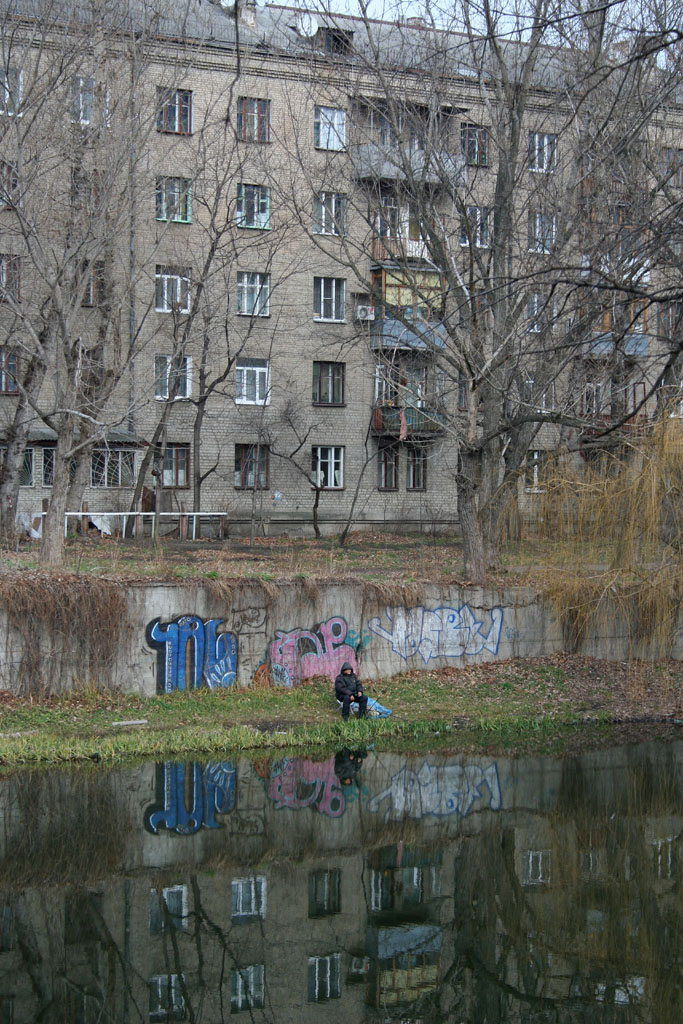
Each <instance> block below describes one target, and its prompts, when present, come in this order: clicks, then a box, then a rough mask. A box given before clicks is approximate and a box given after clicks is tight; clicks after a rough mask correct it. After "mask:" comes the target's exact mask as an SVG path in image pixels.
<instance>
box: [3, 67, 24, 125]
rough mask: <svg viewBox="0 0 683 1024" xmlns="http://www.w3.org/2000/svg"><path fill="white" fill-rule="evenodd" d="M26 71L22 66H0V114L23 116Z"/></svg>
mask: <svg viewBox="0 0 683 1024" xmlns="http://www.w3.org/2000/svg"><path fill="white" fill-rule="evenodd" d="M23 80H24V72H23V70H22V69H21V68H16V67H8V68H0V114H7V116H8V117H21V110H20V107H21V100H22V92H23Z"/></svg>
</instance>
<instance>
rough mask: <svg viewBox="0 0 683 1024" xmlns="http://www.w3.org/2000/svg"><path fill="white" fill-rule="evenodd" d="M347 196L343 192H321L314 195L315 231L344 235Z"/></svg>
mask: <svg viewBox="0 0 683 1024" xmlns="http://www.w3.org/2000/svg"><path fill="white" fill-rule="evenodd" d="M345 220H346V196H345V195H344V193H343V192H320V193H318V195H316V196H314V197H313V231H314V233H315V234H316V235H343V234H344V228H345Z"/></svg>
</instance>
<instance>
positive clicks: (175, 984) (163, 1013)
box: [149, 974, 185, 1021]
mask: <svg viewBox="0 0 683 1024" xmlns="http://www.w3.org/2000/svg"><path fill="white" fill-rule="evenodd" d="M184 980H185V979H184V978H183V975H182V974H155V975H153V977H151V978H150V979H149V1019H150V1020H151V1021H168V1020H184V1018H185V1000H184V999H183V992H182V985H183V983H184Z"/></svg>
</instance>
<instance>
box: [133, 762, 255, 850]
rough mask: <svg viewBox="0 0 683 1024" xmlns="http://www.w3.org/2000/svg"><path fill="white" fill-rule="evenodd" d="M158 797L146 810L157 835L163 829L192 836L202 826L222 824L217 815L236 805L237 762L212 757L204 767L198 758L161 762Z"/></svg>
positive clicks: (147, 824) (148, 823)
mask: <svg viewBox="0 0 683 1024" xmlns="http://www.w3.org/2000/svg"><path fill="white" fill-rule="evenodd" d="M156 797H157V799H156V803H153V804H151V806H150V807H148V808H147V810H146V811H145V828H146V829H147V831H148V832H152V833H153V834H154V835H158V833H159V829H167V830H168V831H169V832H176V833H177V834H178V835H182V836H189V835H192V834H193V833H194V832H198V831H199V829H200V828H202V827H203V828H222V827H223V825H222V823H221V822H219V821H216V815H217V814H230V812H231V811H232V810H233V809H234V807H235V766H234V764H232V762H231V761H225V762H222V763H221V762H217V761H212V762H209V764H207V766H206V768H204V770H203V771H202V767H201V765H199V764H197V762H196V761H194V762H189V763H188V764H183V763H180V764H175V763H174V762H171V761H166V763H165V764H159V765H157V780H156ZM190 805H191V806H190Z"/></svg>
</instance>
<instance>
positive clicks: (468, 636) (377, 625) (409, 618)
mask: <svg viewBox="0 0 683 1024" xmlns="http://www.w3.org/2000/svg"><path fill="white" fill-rule="evenodd" d="M385 611H386V616H387V619H388V624H387V626H386V627H385V626H383V625H382V622H381V619H379V618H374V619H370V621H369V622H368V628H369V629H371V630H372V632H373V633H375V634H376V635H377V636H381V637H382V638H383V639H384V640H388V641H389V642H390V644H391V649H392V651H393V652H394V654H398V655H399V656H400V657H401V658H403V660H404V661H407V659H408V658H413V657H414V656H415V655H416V654H419V655H420V657H421V658H422V660H423V661H424V662H425V664H426V663H427V662H428V661H429V660H430V658H462V657H463V656H465V655H475V654H481V653H482V651H488V652H489V653H490V654H497V653H498V645H499V644H500V631H501V628H502V625H503V609H502V608H492V609H491V624H490V626H489V629H488V632H486V633H485V632H483V629H482V627H483V626H484V625H485V623H484V620H483V619H481V618H477V616H476V615H475V614H474V612H473V611H472V609H471V608H470V606H469V605H468V604H464V605H462V606H461V607H460V608H432V609H430V608H423V607H422V606H421V605H418V606H416V607H414V608H404V607H402V606H400V605H399V606H398V607H394V608H389V607H387V608H386V609H385Z"/></svg>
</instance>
